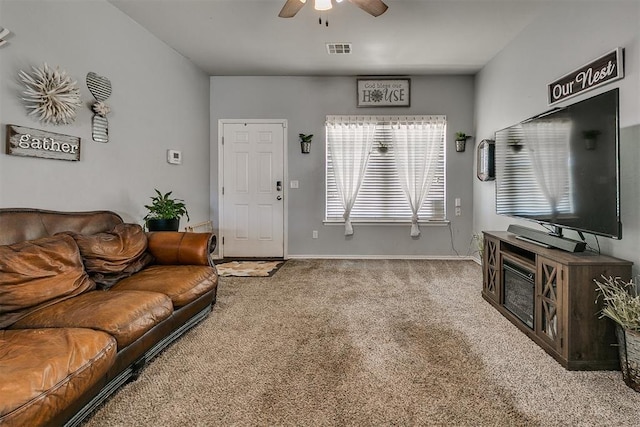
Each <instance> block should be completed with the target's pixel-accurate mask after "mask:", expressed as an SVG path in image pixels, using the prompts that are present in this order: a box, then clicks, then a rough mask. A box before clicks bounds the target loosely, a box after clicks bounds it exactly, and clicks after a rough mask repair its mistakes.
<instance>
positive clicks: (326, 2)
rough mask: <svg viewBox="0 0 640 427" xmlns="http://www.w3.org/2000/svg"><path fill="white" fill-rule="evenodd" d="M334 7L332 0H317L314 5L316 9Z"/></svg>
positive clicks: (321, 9)
mask: <svg viewBox="0 0 640 427" xmlns="http://www.w3.org/2000/svg"><path fill="white" fill-rule="evenodd" d="M332 7H333V5H332V4H331V0H316V4H315V6H314V9H315V10H320V11H323V10H329V9H331V8H332Z"/></svg>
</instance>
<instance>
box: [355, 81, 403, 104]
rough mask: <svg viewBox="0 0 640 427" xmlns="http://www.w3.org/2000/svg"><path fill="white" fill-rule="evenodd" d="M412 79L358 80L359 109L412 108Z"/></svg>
mask: <svg viewBox="0 0 640 427" xmlns="http://www.w3.org/2000/svg"><path fill="white" fill-rule="evenodd" d="M410 97H411V79H397V78H384V79H358V107H410V106H411V104H410V101H411V100H410Z"/></svg>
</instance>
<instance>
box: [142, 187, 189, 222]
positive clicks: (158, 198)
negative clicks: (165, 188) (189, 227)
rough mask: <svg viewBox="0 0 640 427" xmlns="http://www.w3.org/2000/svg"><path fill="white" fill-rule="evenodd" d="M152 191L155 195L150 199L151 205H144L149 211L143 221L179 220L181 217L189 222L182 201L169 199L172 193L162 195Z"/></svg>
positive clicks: (187, 213)
mask: <svg viewBox="0 0 640 427" xmlns="http://www.w3.org/2000/svg"><path fill="white" fill-rule="evenodd" d="M154 190H155V192H156V195H155V196H153V197H151V204H150V205H144V207H145V208H147V210H148V211H149V213H147V215H145V217H144V220H145V221H147V220H150V219H180V218H181V217H183V216H186V217H187V220H190V218H189V212H188V211H187V207H186V205H185V204H184V200H182V199H176V198H172V197H170V196H171V193H172V191H169V192H168V193H165V194H162V193H161V192H160V191H158V190H157V189H154Z"/></svg>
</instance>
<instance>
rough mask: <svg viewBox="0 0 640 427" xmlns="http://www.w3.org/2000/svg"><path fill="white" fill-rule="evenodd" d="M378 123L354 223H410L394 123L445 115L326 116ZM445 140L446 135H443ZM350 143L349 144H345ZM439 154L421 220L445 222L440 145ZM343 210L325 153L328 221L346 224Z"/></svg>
mask: <svg viewBox="0 0 640 427" xmlns="http://www.w3.org/2000/svg"><path fill="white" fill-rule="evenodd" d="M372 120H375V122H376V131H375V136H374V143H373V146H372V149H371V152H370V156H369V161H368V164H367V171H366V174H365V177H364V181H363V182H362V185H361V187H360V191H359V193H358V196H357V199H356V202H355V204H354V206H353V208H352V210H351V220H352V221H356V222H357V221H366V222H375V221H381V222H394V221H398V222H410V221H411V217H412V212H411V208H410V206H409V202H408V200H407V198H406V196H405V194H404V192H403V191H402V187H401V185H400V182H399V180H398V172H397V170H396V166H395V161H394V152H393V150H394V146H393V143H392V141H391V126H392V123H394V122H398V121H405V122H406V121H428V120H440V121H442V120H445V121H446V117H445V116H408V117H407V116H405V117H399V116H327V122H328V123H336V122H339V123H345V122H347V123H353V124H356V125H357V123H359V122H362V123H364V122H370V121H372ZM443 138H444V133H443ZM342 142H343V143H345V144H348V143H349V141H348V140H345V141H342ZM436 155H437V157H438V166H437V169H436V173H435V176H434V182H433V184H432V186H431V189H430V191H429V194H428V195H427V197H426V198H425V200H424V203H423V204H422V206H421V208H420V210H419V211H418V216H419V218H420V220H421V221H427V220H428V221H440V220H444V219H445V214H446V213H445V149H444V143H443V144H441V145H440V148H439V150H437V152H436ZM343 214H344V209H343V207H342V203H341V202H340V199H339V196H338V194H337V188H336V183H335V175H334V173H333V167H332V159H331V154H330V153H329V150H327V152H326V212H325V217H326V220H327V221H336V222H342V221H343Z"/></svg>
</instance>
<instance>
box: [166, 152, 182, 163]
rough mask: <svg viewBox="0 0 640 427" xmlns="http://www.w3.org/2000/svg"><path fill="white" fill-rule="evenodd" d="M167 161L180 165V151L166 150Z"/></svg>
mask: <svg viewBox="0 0 640 427" xmlns="http://www.w3.org/2000/svg"><path fill="white" fill-rule="evenodd" d="M167 162H169V163H171V164H172V165H181V164H182V151H178V150H167Z"/></svg>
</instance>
